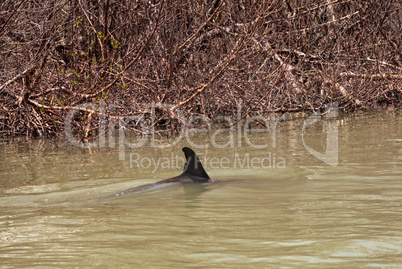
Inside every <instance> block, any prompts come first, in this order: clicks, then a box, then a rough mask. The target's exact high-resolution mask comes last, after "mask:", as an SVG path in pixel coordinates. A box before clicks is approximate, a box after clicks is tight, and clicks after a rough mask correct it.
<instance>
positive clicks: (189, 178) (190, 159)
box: [111, 147, 213, 196]
mask: <svg viewBox="0 0 402 269" xmlns="http://www.w3.org/2000/svg"><path fill="white" fill-rule="evenodd" d="M182 150H183V152H184V155H185V157H186V163H185V164H184V170H183V173H181V174H180V175H178V176H176V177H172V178H168V179H164V180H161V181H158V182H155V183H150V184H146V185H141V186H138V187H134V188H130V189H127V190H124V191H121V192H118V193H115V194H113V195H111V196H119V195H124V194H127V193H130V192H137V191H141V190H145V189H149V188H153V187H156V186H159V185H163V184H169V183H183V184H184V183H207V182H213V180H211V179H210V178H209V176H208V174H207V172H205V170H204V168H203V167H202V165H201V161H200V159H198V156H197V154H196V153H195V152H194V151H193V150H192V149H190V148H187V147H184V148H182Z"/></svg>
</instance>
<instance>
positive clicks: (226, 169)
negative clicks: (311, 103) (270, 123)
mask: <svg viewBox="0 0 402 269" xmlns="http://www.w3.org/2000/svg"><path fill="white" fill-rule="evenodd" d="M303 122H304V120H303V119H296V120H292V121H283V122H279V123H278V125H277V128H276V131H275V139H274V140H273V130H272V129H271V132H269V133H257V134H250V135H251V139H252V142H254V143H255V144H263V143H267V144H268V146H267V147H266V148H265V149H256V148H253V147H251V146H249V145H247V143H245V141H242V143H241V144H242V145H241V147H239V146H238V141H237V140H236V142H235V144H234V147H229V148H224V149H219V148H216V147H213V146H212V145H209V147H208V148H207V149H195V150H196V151H197V152H198V153H199V156H200V157H201V159H202V160H203V161H204V167H205V169H206V170H207V171H208V173H209V174H210V176H211V177H212V178H214V179H218V180H220V181H221V183H216V184H203V185H176V186H169V187H166V188H158V189H153V190H149V191H145V192H141V193H134V194H131V195H124V196H120V197H115V198H105V196H107V195H109V194H111V193H114V192H116V191H119V190H124V189H127V188H130V187H134V186H138V185H141V184H146V183H150V182H154V181H157V180H160V179H164V178H167V177H171V176H175V175H177V174H179V173H181V170H182V165H183V163H182V160H181V159H178V158H179V157H180V156H182V152H181V147H182V146H188V144H186V141H183V142H182V143H179V144H178V145H176V146H174V147H171V148H167V149H163V150H161V149H155V148H153V147H150V146H144V147H141V148H140V149H126V150H125V154H124V158H125V159H124V160H120V159H121V157H122V156H121V154H120V155H119V152H118V148H108V147H106V148H102V149H92V150H87V149H78V148H76V147H73V146H71V145H70V144H69V143H66V142H60V141H49V140H45V141H44V140H34V141H26V140H25V139H23V138H22V139H18V140H7V141H2V142H1V145H0V264H1V268H52V267H53V268H93V267H94V266H99V267H103V268H109V267H116V268H133V267H140V266H141V267H152V268H166V267H176V268H180V267H196V268H228V267H229V268H245V267H246V268H248V267H256V268H307V267H309V268H363V267H364V268H367V267H369V268H370V267H373V268H377V267H380V268H398V267H400V265H401V264H402V258H401V257H402V226H401V224H400V223H401V221H402V204H401V203H402V166H401V161H402V157H401V156H402V155H401V153H402V135H401V134H402V132H401V127H400V126H401V125H402V120H401V117H400V113H399V112H398V111H385V112H365V113H356V114H349V115H345V116H342V117H340V118H339V119H336V120H332V121H331V122H336V124H337V128H338V136H337V138H338V157H339V159H338V165H336V166H331V165H328V164H326V163H325V162H323V161H321V160H319V159H317V158H316V157H315V156H313V155H311V153H309V152H308V151H307V150H306V147H305V146H304V145H303V142H302V136H301V132H302V131H301V130H302V126H303ZM327 126H328V122H324V121H322V122H318V123H317V124H314V125H310V126H309V127H308V128H306V130H305V133H304V141H305V144H306V145H308V147H310V148H313V149H315V150H316V151H318V152H324V151H325V147H326V137H327V136H326V135H327V134H326V130H327V129H326V128H327ZM215 138H216V137H215ZM243 138H244V137H243ZM193 139H194V140H195V141H197V142H198V143H199V144H201V143H207V142H208V141H210V139H211V137H210V138H208V137H201V138H199V137H193ZM236 139H237V138H236ZM227 141H228V136H227V134H225V136H223V137H218V138H217V139H216V142H217V143H220V144H224V143H225V142H227ZM130 153H131V159H130ZM119 157H120V159H119ZM214 157H216V159H213V158H214ZM225 158H227V159H228V160H229V161H226V159H225ZM253 158H254V161H252V159H253ZM130 160H131V161H130ZM158 160H160V163H159V165H158V166H155V165H149V166H148V167H145V166H147V164H148V162H152V161H155V162H157V161H158ZM222 160H224V161H222ZM135 161H137V163H136V162H135ZM141 161H142V164H141ZM162 162H164V166H162ZM219 162H221V163H219ZM222 162H223V163H222ZM251 162H253V163H251ZM137 164H140V166H141V165H142V166H143V167H138V166H137ZM162 167H163V168H162Z"/></svg>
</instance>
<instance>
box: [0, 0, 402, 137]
mask: <svg viewBox="0 0 402 269" xmlns="http://www.w3.org/2000/svg"><path fill="white" fill-rule="evenodd" d="M401 8H402V4H401V2H400V1H397V0H387V1H374V0H368V1H332V0H327V1H317V0H315V1H295V0H284V1H278V0H272V1H251V2H250V1H242V0H241V1H224V0H215V1H212V2H211V3H206V1H187V0H186V1H185V0H178V1H129V0H123V1H117V0H105V1H93V0H90V1H84V0H70V1H68V0H64V1H56V0H46V1H26V0H20V1H14V0H5V1H3V2H2V3H1V4H0V69H1V73H0V96H1V97H0V98H1V106H0V124H1V125H0V130H1V134H2V135H3V136H7V135H23V134H26V135H29V136H36V135H39V136H53V135H57V134H63V128H64V123H65V121H66V117H67V116H68V113H69V111H71V109H72V108H74V107H76V106H78V105H80V104H86V103H93V104H102V105H101V106H98V107H96V106H94V107H93V108H90V107H81V108H79V112H78V113H76V114H74V117H73V118H72V120H73V126H72V127H73V130H74V133H75V134H76V135H77V137H79V139H80V140H84V141H87V140H91V139H93V138H96V137H97V136H98V135H99V131H98V127H99V126H98V124H99V120H98V118H99V115H102V117H105V118H106V119H109V121H110V122H115V123H116V124H117V123H118V122H119V121H121V120H122V119H125V118H127V117H129V116H132V115H139V116H142V117H143V118H144V120H148V121H149V114H150V107H149V106H147V105H145V104H156V108H155V112H156V115H157V117H156V120H157V121H156V122H154V123H153V124H155V125H159V126H162V125H166V127H167V129H169V130H173V129H174V128H176V126H177V123H181V122H180V117H178V115H177V113H176V111H177V109H180V110H181V111H183V112H184V113H185V116H186V117H190V116H192V115H202V116H203V117H205V118H207V119H213V117H214V116H216V115H229V116H233V117H236V116H237V115H236V113H237V107H238V105H239V104H242V105H243V107H244V109H243V110H242V117H247V116H250V115H255V114H260V115H268V114H272V113H284V112H293V111H316V110H319V109H320V108H322V107H323V106H325V105H326V104H328V103H331V102H338V103H339V106H340V107H341V108H342V109H344V110H345V111H353V110H357V109H367V108H372V107H378V106H383V105H384V104H386V106H387V107H395V108H396V107H399V106H400V103H401V96H402V90H401V79H402V75H401V72H402V71H401V70H402V66H401V57H402V55H401V51H402V49H401V46H402V44H401V38H400V37H401V35H402V22H401V18H402V14H401V13H402V11H401ZM158 104H168V105H166V106H161V105H158ZM99 107H102V109H101V110H100V109H99ZM108 127H110V128H113V124H111V125H110V126H108ZM137 131H140V130H137Z"/></svg>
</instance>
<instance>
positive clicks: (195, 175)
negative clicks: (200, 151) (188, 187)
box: [182, 147, 210, 182]
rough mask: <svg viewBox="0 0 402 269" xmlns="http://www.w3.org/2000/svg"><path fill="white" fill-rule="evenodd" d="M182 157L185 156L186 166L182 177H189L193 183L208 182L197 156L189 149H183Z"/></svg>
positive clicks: (208, 179)
mask: <svg viewBox="0 0 402 269" xmlns="http://www.w3.org/2000/svg"><path fill="white" fill-rule="evenodd" d="M182 150H183V152H184V155H185V156H186V164H185V165H184V170H183V173H182V175H186V176H189V177H190V178H192V179H193V180H194V181H196V182H199V181H206V182H207V181H210V178H209V176H208V174H207V172H205V170H204V168H203V167H202V164H201V161H200V159H198V156H197V154H196V153H195V152H194V151H193V150H192V149H190V148H187V147H184V148H183V149H182Z"/></svg>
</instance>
